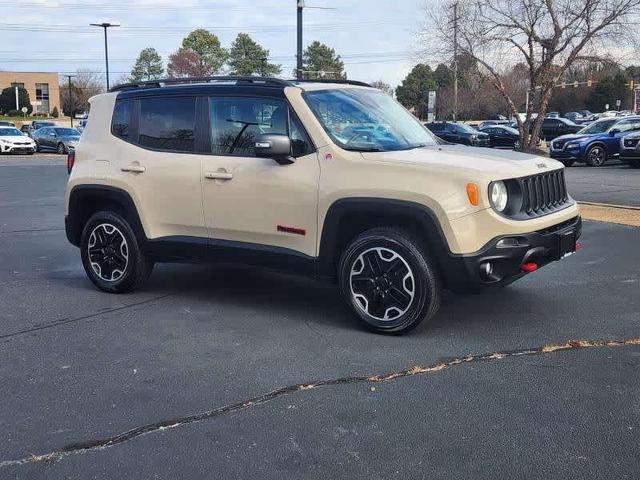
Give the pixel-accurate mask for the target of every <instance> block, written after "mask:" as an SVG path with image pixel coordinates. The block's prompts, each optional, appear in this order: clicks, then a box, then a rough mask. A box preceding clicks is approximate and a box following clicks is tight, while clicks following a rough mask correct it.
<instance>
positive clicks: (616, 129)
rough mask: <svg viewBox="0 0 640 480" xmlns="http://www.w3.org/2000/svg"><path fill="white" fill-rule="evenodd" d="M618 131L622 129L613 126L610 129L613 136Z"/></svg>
mask: <svg viewBox="0 0 640 480" xmlns="http://www.w3.org/2000/svg"><path fill="white" fill-rule="evenodd" d="M616 133H620V129H618V128H612V129H611V130H609V135H611V136H614V135H615V134H616Z"/></svg>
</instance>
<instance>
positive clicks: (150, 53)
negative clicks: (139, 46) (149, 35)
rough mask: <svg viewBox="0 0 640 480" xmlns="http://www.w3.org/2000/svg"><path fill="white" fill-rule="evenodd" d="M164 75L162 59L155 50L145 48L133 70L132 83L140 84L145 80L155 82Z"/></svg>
mask: <svg viewBox="0 0 640 480" xmlns="http://www.w3.org/2000/svg"><path fill="white" fill-rule="evenodd" d="M163 74H164V68H163V67H162V58H161V57H160V54H159V53H158V52H157V50H156V49H155V48H145V49H144V50H142V51H141V52H140V54H139V55H138V59H137V60H136V63H135V65H134V66H133V69H132V70H131V77H130V79H131V81H132V82H140V81H143V80H155V79H158V78H160V77H162V75H163Z"/></svg>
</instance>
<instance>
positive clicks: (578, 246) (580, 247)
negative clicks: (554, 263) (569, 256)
mask: <svg viewBox="0 0 640 480" xmlns="http://www.w3.org/2000/svg"><path fill="white" fill-rule="evenodd" d="M578 250H582V244H581V243H580V242H576V252H577V251H578Z"/></svg>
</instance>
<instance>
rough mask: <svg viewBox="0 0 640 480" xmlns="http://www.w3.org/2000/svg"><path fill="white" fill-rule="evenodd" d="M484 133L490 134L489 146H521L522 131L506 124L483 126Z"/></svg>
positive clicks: (516, 147)
mask: <svg viewBox="0 0 640 480" xmlns="http://www.w3.org/2000/svg"><path fill="white" fill-rule="evenodd" d="M480 131H481V132H482V133H486V134H487V135H489V146H491V147H509V148H515V149H518V148H520V132H518V130H516V129H513V128H511V127H507V126H505V125H490V126H488V127H485V128H481V129H480Z"/></svg>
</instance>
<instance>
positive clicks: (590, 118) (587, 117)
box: [578, 110, 598, 123]
mask: <svg viewBox="0 0 640 480" xmlns="http://www.w3.org/2000/svg"><path fill="white" fill-rule="evenodd" d="M578 113H579V114H580V115H582V123H591V122H595V121H596V120H597V119H598V116H597V115H596V114H595V113H592V112H591V111H589V110H578Z"/></svg>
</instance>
